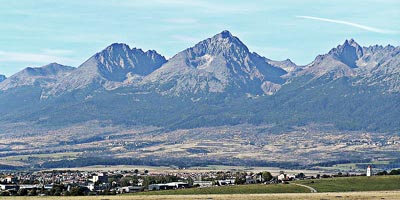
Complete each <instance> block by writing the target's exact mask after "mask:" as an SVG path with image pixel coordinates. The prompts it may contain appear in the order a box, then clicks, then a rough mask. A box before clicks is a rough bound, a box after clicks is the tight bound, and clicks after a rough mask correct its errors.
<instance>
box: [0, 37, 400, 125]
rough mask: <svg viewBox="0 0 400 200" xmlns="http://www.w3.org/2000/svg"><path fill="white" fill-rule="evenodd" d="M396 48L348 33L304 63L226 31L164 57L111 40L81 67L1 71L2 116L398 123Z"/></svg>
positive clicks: (57, 121) (46, 120) (60, 121)
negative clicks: (277, 56) (269, 54)
mask: <svg viewBox="0 0 400 200" xmlns="http://www.w3.org/2000/svg"><path fill="white" fill-rule="evenodd" d="M399 94H400V47H394V46H391V45H388V46H378V45H375V46H369V47H362V46H360V45H359V44H357V43H356V42H355V41H354V40H353V39H350V40H346V41H345V42H344V43H343V44H341V45H338V46H337V47H335V48H333V49H332V50H330V51H329V52H327V53H326V54H323V55H318V56H317V57H316V58H315V60H314V61H313V62H311V63H310V64H308V65H304V66H299V65H296V64H295V63H293V62H292V61H291V60H289V59H287V60H283V61H274V60H271V59H268V58H265V57H263V56H261V55H259V54H257V53H255V52H251V51H250V50H249V49H248V48H247V46H246V45H245V44H244V43H243V42H242V41H241V40H240V39H239V38H237V37H235V36H233V35H232V34H231V33H230V32H229V31H222V32H221V33H219V34H217V35H215V36H213V37H211V38H208V39H205V40H203V41H201V42H199V43H198V44H196V45H194V46H193V47H190V48H188V49H186V50H183V51H181V52H179V53H177V54H176V55H175V56H173V57H172V58H169V59H166V58H165V57H164V56H162V55H160V54H159V53H157V52H156V51H154V50H149V51H143V50H141V49H137V48H130V47H129V46H128V45H126V44H119V43H115V44H111V45H110V46H108V47H106V48H105V49H104V50H102V51H101V52H98V53H96V54H95V55H93V56H92V57H90V58H89V59H88V60H87V61H85V62H84V63H83V64H81V65H80V66H79V67H77V68H74V67H70V66H64V65H61V64H57V63H51V64H49V65H46V66H43V67H39V68H29V67H28V68H26V69H23V70H22V71H20V72H18V73H16V74H14V75H12V76H10V77H8V78H5V77H4V76H0V113H2V114H1V115H0V122H1V123H16V122H32V123H36V124H38V125H42V126H68V125H70V124H74V123H79V122H82V121H90V120H100V121H111V122H112V123H117V124H124V125H151V126H160V127H167V128H171V129H179V128H187V127H203V126H218V125H234V124H242V123H250V124H272V125H274V126H276V127H277V128H278V130H280V131H283V130H285V129H287V128H290V127H293V126H300V125H304V124H312V123H320V124H332V125H334V126H336V127H337V128H340V129H346V130H369V131H385V132H387V131H399V130H400V121H399V120H398V119H399V117H400V109H399V103H400V95H399Z"/></svg>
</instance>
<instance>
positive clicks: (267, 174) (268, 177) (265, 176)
mask: <svg viewBox="0 0 400 200" xmlns="http://www.w3.org/2000/svg"><path fill="white" fill-rule="evenodd" d="M261 175H262V178H263V179H264V181H270V180H271V179H272V178H273V176H272V174H271V173H270V172H267V171H264V172H262V174H261Z"/></svg>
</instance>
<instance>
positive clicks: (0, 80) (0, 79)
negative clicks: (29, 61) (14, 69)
mask: <svg viewBox="0 0 400 200" xmlns="http://www.w3.org/2000/svg"><path fill="white" fill-rule="evenodd" d="M6 79H7V77H6V76H4V75H2V74H0V82H3V81H4V80H6Z"/></svg>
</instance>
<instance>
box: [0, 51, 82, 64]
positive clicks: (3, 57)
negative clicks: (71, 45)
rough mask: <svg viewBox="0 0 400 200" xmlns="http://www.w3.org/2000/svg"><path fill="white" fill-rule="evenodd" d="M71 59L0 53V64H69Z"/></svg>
mask: <svg viewBox="0 0 400 200" xmlns="http://www.w3.org/2000/svg"><path fill="white" fill-rule="evenodd" d="M73 61H74V60H73V59H70V58H65V57H62V56H57V55H49V54H45V53H41V54H40V53H39V54H38V53H26V52H5V51H0V62H21V63H43V64H46V63H51V62H59V63H71V62H73Z"/></svg>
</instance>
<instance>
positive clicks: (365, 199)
mask: <svg viewBox="0 0 400 200" xmlns="http://www.w3.org/2000/svg"><path fill="white" fill-rule="evenodd" d="M2 199H5V200H7V199H13V200H14V199H15V200H25V199H33V200H69V199H71V200H81V199H82V200H131V199H132V200H140V199H143V200H173V199H177V200H203V199H204V200H231V199H232V200H236V199H237V200H243V199H246V200H247V199H250V200H283V199H286V200H333V199H346V200H361V199H362V200H372V199H373V200H375V199H379V200H382V199H385V200H395V199H400V191H381V192H335V193H300V194H299V193H297V194H246V195H244V194H223V195H216V194H215V195H176V196H174V195H149V196H142V195H137V196H125V195H123V196H85V197H2Z"/></svg>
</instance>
